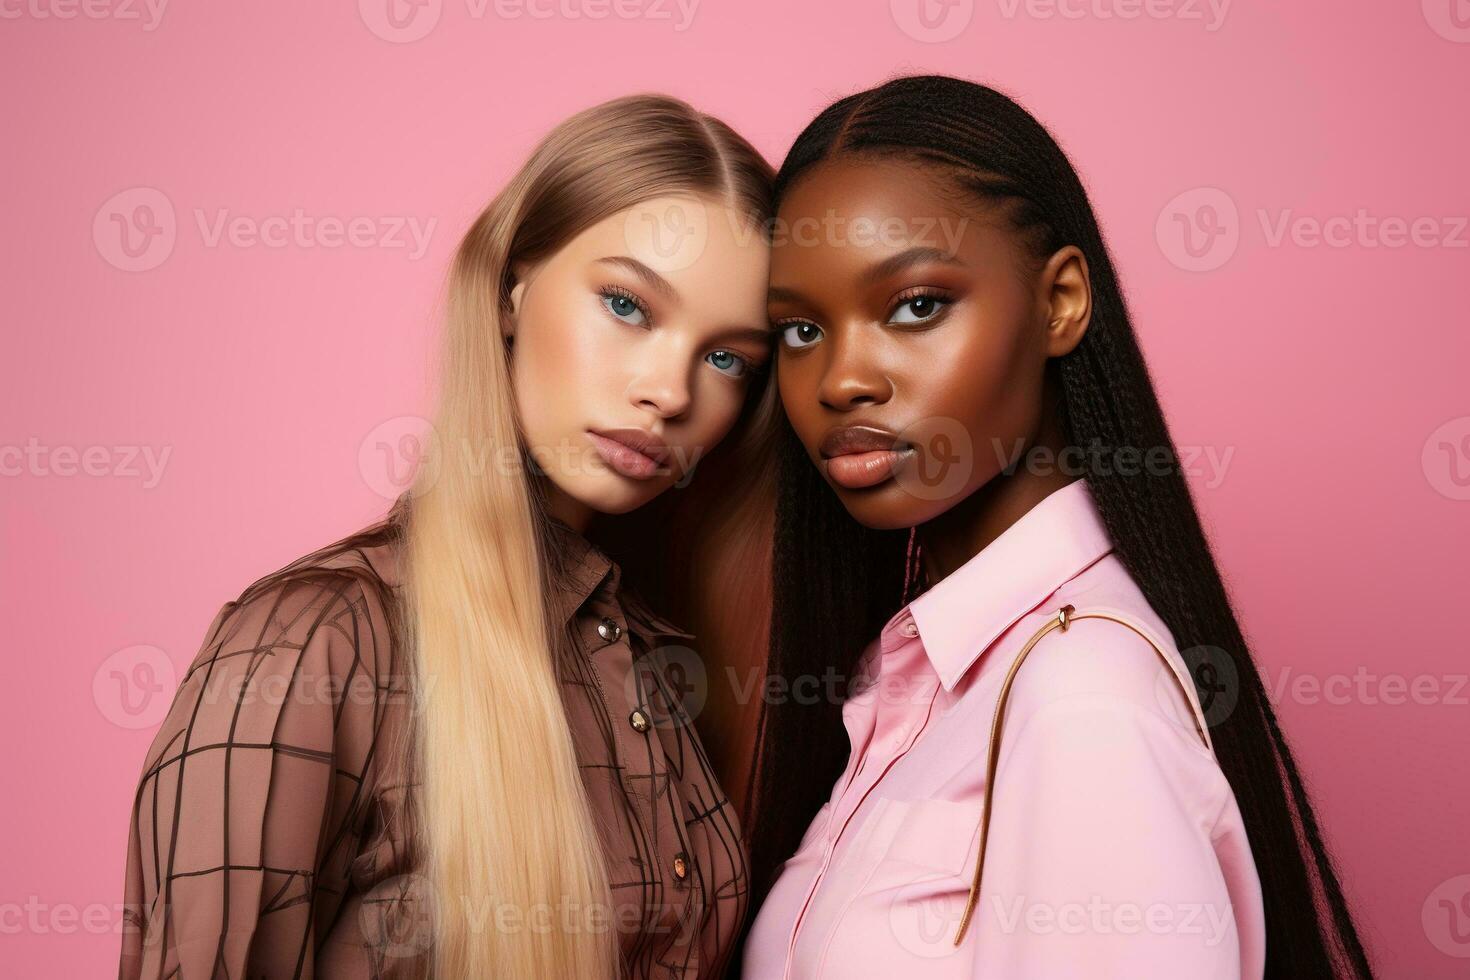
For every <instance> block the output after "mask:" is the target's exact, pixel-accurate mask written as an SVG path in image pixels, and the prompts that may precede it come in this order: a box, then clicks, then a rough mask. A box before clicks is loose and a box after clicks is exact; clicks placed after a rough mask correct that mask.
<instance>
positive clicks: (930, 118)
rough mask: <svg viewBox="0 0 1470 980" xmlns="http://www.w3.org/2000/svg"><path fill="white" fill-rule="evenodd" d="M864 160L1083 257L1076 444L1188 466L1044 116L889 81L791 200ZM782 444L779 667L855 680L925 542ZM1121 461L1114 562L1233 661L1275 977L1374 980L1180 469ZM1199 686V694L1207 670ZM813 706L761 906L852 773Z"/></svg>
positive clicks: (785, 711) (780, 740)
mask: <svg viewBox="0 0 1470 980" xmlns="http://www.w3.org/2000/svg"><path fill="white" fill-rule="evenodd" d="M859 154H861V155H870V156H882V157H890V158H899V159H905V160H910V161H914V162H915V163H918V164H920V165H934V166H935V168H936V172H939V173H941V174H943V175H944V176H947V177H949V178H951V179H952V180H953V181H955V183H956V189H957V190H960V191H963V192H967V193H968V194H970V195H973V196H974V197H975V198H976V199H977V200H978V201H979V202H983V203H988V204H1000V205H1004V209H1005V213H1006V214H1007V215H1008V216H1009V219H1010V221H1011V226H1012V228H1013V229H1014V230H1015V231H1016V232H1017V233H1018V235H1020V236H1021V237H1022V238H1023V239H1024V240H1025V241H1026V242H1027V243H1028V244H1029V245H1030V246H1031V248H1032V250H1033V253H1034V256H1035V257H1039V258H1040V259H1041V260H1042V261H1044V260H1045V257H1047V256H1049V255H1051V254H1052V253H1054V252H1055V251H1056V250H1057V249H1059V248H1061V247H1063V246H1065V245H1069V244H1070V245H1075V246H1077V247H1078V248H1080V249H1081V250H1082V252H1083V254H1085V255H1086V257H1087V262H1088V268H1089V273H1090V277H1091V287H1092V318H1091V322H1090V325H1089V327H1088V330H1087V332H1086V334H1085V335H1084V337H1083V340H1082V341H1081V343H1079V344H1078V346H1077V347H1076V348H1075V349H1074V350H1073V351H1072V352H1071V353H1070V354H1067V355H1066V356H1064V357H1061V358H1059V359H1057V360H1055V361H1053V362H1052V363H1051V365H1049V369H1054V371H1055V377H1056V378H1057V379H1058V381H1059V388H1060V393H1061V400H1062V404H1061V406H1060V416H1061V418H1062V424H1063V433H1064V435H1065V438H1066V441H1067V444H1068V445H1069V446H1077V447H1086V446H1095V445H1101V446H1105V447H1136V451H1138V452H1140V453H1143V452H1145V451H1148V450H1149V449H1150V447H1159V448H1161V449H1162V450H1165V451H1167V453H1168V456H1169V458H1170V459H1171V460H1174V459H1177V457H1176V455H1175V449H1174V444H1173V441H1172V440H1171V438H1170V436H1169V430H1168V427H1167V426H1166V425H1165V422H1164V416H1163V412H1162V410H1161V409H1160V407H1159V403H1158V399H1157V396H1156V395H1155V393H1154V387H1153V384H1152V382H1151V381H1150V379H1149V374H1148V369H1147V367H1146V365H1145V363H1144V359H1143V355H1142V353H1141V351H1140V350H1139V347H1138V343H1137V340H1136V339H1135V337H1134V333H1133V327H1132V325H1131V324H1130V322H1129V318H1128V311H1127V309H1126V307H1125V305H1124V300H1123V294H1122V290H1121V288H1120V287H1119V283H1118V278H1117V275H1116V273H1115V271H1114V269H1113V265H1112V262H1111V260H1110V258H1109V255H1108V251H1107V248H1106V247H1105V245H1104V243H1103V238H1102V234H1101V232H1100V231H1099V229H1098V225H1097V219H1096V217H1095V216H1094V214H1093V211H1092V206H1091V203H1090V202H1089V200H1088V198H1087V193H1086V191H1085V190H1084V188H1083V186H1082V183H1081V181H1080V180H1079V179H1078V177H1077V174H1076V172H1075V171H1074V170H1073V168H1072V165H1071V164H1070V163H1069V161H1068V160H1067V157H1066V156H1065V154H1064V153H1063V152H1062V150H1061V148H1060V147H1059V146H1058V145H1057V143H1056V142H1055V140H1053V139H1052V137H1051V135H1050V134H1049V133H1048V132H1047V131H1046V129H1045V128H1044V127H1043V126H1042V125H1041V124H1040V123H1039V122H1038V121H1037V120H1036V119H1035V118H1034V117H1033V116H1031V114H1030V113H1028V112H1027V111H1026V110H1025V109H1024V108H1022V107H1021V106H1020V105H1018V104H1017V103H1016V102H1015V101H1013V100H1012V99H1010V98H1009V97H1007V96H1006V95H1004V94H1002V93H1000V92H997V91H995V90H994V89H991V88H988V87H986V86H983V85H979V84H976V83H973V82H969V81H964V80H961V79H957V78H949V77H944V76H936V75H926V76H909V77H901V78H897V79H894V80H891V81H889V82H887V83H885V84H883V85H881V86H879V87H877V88H874V89H870V90H868V91H866V92H861V93H858V94H856V95H852V96H849V97H847V98H844V99H842V100H840V101H838V102H836V103H834V104H833V105H831V106H829V107H828V108H827V109H826V110H825V111H823V112H822V113H821V114H820V115H819V116H818V117H817V118H816V119H815V120H813V121H812V123H811V124H810V125H809V126H807V128H806V129H805V130H804V131H803V132H802V133H801V135H800V136H799V137H797V139H796V142H795V143H794V144H793V145H792V147H791V150H790V152H789V153H788V154H787V156H786V160H785V162H784V163H783V165H782V167H781V170H780V172H779V174H778V175H777V178H776V195H777V198H778V200H779V198H780V197H781V196H782V195H784V194H785V192H786V191H787V190H788V189H789V188H790V187H791V186H792V183H793V181H795V180H796V179H798V178H799V177H800V176H801V175H802V174H803V173H805V172H806V171H807V170H808V169H809V168H811V167H812V166H813V165H815V164H817V163H819V162H822V161H824V160H829V159H831V158H833V157H836V156H839V155H859ZM783 439H784V444H783V445H782V447H781V449H780V453H779V460H780V461H779V464H778V483H779V492H778V503H777V513H776V528H775V541H774V554H773V586H774V596H773V603H774V609H773V614H772V622H771V661H770V667H769V670H770V672H771V674H772V675H773V676H777V677H787V678H795V677H801V676H811V675H813V674H818V673H826V672H834V673H835V675H836V676H838V677H842V678H850V677H852V675H853V670H854V667H855V666H856V661H857V658H858V656H859V654H860V653H861V652H862V650H863V648H864V647H865V646H866V645H867V644H868V642H869V641H870V640H871V639H872V638H873V637H874V636H875V635H876V634H877V633H878V631H879V630H880V629H881V628H882V626H883V625H884V624H885V623H886V622H887V621H888V619H889V618H890V617H891V616H892V615H893V614H894V613H896V612H897V611H898V610H899V609H900V608H902V606H903V605H904V604H906V603H907V602H908V601H910V600H911V599H912V598H913V597H914V595H915V594H916V591H917V589H918V588H919V587H920V586H921V585H922V584H923V583H922V580H921V578H920V576H918V575H917V574H916V573H915V570H916V569H917V568H918V562H917V557H916V544H915V541H916V537H915V536H914V535H912V534H911V533H910V532H909V531H874V530H869V529H867V528H864V527H862V526H861V525H859V524H858V523H857V522H856V521H854V520H853V519H852V518H851V517H850V516H849V515H848V514H847V512H846V510H845V509H844V508H843V507H842V505H841V503H840V502H839V501H838V499H837V497H836V495H835V494H834V493H833V492H832V491H831V490H830V489H829V488H828V487H827V485H826V484H825V483H824V482H823V481H822V479H821V477H820V476H819V474H818V472H817V470H816V468H815V467H813V466H812V465H811V463H810V461H809V460H808V459H807V456H806V454H805V452H804V451H803V450H802V447H801V445H800V443H799V442H798V441H797V440H796V437H795V435H794V433H792V432H791V431H790V430H789V427H788V429H787V431H786V432H785V433H784V435H783ZM1156 454H1157V450H1156ZM1120 469H1123V468H1121V467H1111V468H1108V469H1107V472H1103V471H1102V468H1096V469H1094V470H1092V471H1089V472H1088V473H1087V475H1086V479H1087V483H1088V487H1089V489H1090V490H1091V493H1092V496H1093V498H1094V500H1095V501H1096V503H1097V506H1098V508H1099V510H1100V511H1101V513H1102V517H1103V520H1104V522H1105V524H1106V525H1107V529H1108V532H1109V534H1110V535H1111V537H1112V539H1113V542H1114V544H1115V546H1116V553H1117V555H1118V557H1119V558H1120V559H1121V560H1122V562H1123V564H1124V565H1125V567H1126V568H1127V569H1128V571H1129V572H1130V573H1131V574H1132V576H1133V578H1134V580H1135V581H1136V582H1137V583H1138V585H1139V587H1140V588H1141V589H1142V591H1143V594H1144V595H1145V597H1147V599H1148V601H1149V603H1150V605H1151V606H1152V607H1153V609H1154V610H1155V611H1156V612H1157V613H1158V615H1159V616H1160V617H1161V618H1162V619H1163V621H1164V622H1165V624H1167V626H1168V627H1169V630H1170V632H1171V633H1172V634H1173V636H1174V640H1175V642H1176V643H1177V645H1178V647H1179V648H1180V649H1181V650H1185V649H1189V648H1192V647H1210V648H1216V649H1221V650H1224V651H1228V654H1229V658H1230V660H1231V664H1230V666H1233V667H1234V671H1233V673H1234V675H1235V683H1236V684H1238V687H1239V690H1238V691H1235V692H1232V693H1233V694H1234V695H1235V698H1236V701H1235V705H1234V707H1233V709H1232V710H1231V711H1230V712H1229V713H1228V714H1227V715H1226V717H1224V718H1223V720H1220V721H1219V722H1218V724H1213V726H1212V732H1213V740H1214V746H1215V754H1216V756H1217V757H1218V759H1219V763H1220V767H1221V769H1222V770H1223V771H1224V773H1225V776H1226V777H1227V778H1228V779H1229V781H1230V785H1231V787H1232V788H1233V790H1234V792H1235V796H1236V800H1237V802H1238V804H1239V807H1240V812H1241V814H1242V816H1243V818H1244V821H1245V827H1246V831H1247V833H1248V835H1249V838H1250V844H1251V850H1252V853H1253V855H1254V857H1255V862H1256V868H1257V871H1258V872H1259V875H1260V880H1261V888H1262V891H1263V895H1264V903H1265V918H1266V928H1267V941H1266V976H1267V977H1290V978H1304V977H1311V978H1318V977H1363V978H1366V977H1371V976H1372V971H1371V968H1370V966H1369V962H1368V958H1367V955H1366V953H1365V952H1364V949H1363V946H1362V943H1361V942H1360V941H1359V938H1358V935H1357V932H1356V930H1355V929H1354V926H1353V920H1352V916H1351V914H1350V912H1349V909H1348V905H1347V902H1346V900H1345V899H1344V896H1343V893H1342V888H1341V886H1340V885H1339V882H1338V879H1337V875H1336V873H1335V872H1334V870H1333V866H1332V861H1331V859H1330V857H1329V855H1328V853H1327V850H1326V848H1325V846H1324V845H1323V842H1322V838H1321V834H1320V832H1319V830H1318V825H1317V818H1316V816H1315V814H1314V813H1313V810H1312V806H1311V803H1310V801H1309V799H1308V796H1307V791H1306V788H1305V786H1304V785H1303V782H1302V777H1301V774H1300V772H1299V771H1298V769H1297V765H1296V762H1295V761H1294V760H1293V758H1292V754H1291V750H1290V749H1289V748H1288V746H1287V742H1286V739H1285V737H1284V736H1283V735H1282V732H1281V728H1280V726H1279V725H1278V723H1277V720H1276V716H1275V713H1274V712H1273V711H1272V708H1271V705H1270V703H1269V702H1268V700H1267V696H1266V691H1265V688H1264V686H1263V684H1262V682H1261V678H1260V674H1259V673H1258V672H1257V670H1256V667H1255V665H1254V664H1253V663H1252V660H1251V657H1250V654H1249V651H1248V650H1247V647H1246V642H1245V638H1244V636H1243V635H1242V633H1241V629H1240V625H1239V624H1238V623H1237V621H1236V618H1235V614H1234V612H1233V611H1232V609H1231V605H1230V601H1229V598H1228V597H1227V595H1226V590H1225V586H1224V583H1223V582H1222V581H1221V578H1220V573H1219V570H1218V568H1217V567H1216V565H1215V561H1214V558H1213V556H1212V555H1211V552H1210V547H1209V544H1208V542H1207V541H1206V538H1205V534H1204V531H1203V529H1202V527H1201V525H1200V520H1199V516H1198V514H1197V513H1196V511H1195V507H1194V503H1193V500H1192V498H1191V496H1190V492H1189V488H1188V486H1187V485H1186V483H1185V480H1184V477H1183V474H1182V473H1181V472H1180V470H1179V468H1178V466H1177V464H1176V465H1171V466H1167V467H1162V468H1160V467H1142V468H1128V472H1126V473H1122V472H1119V470H1120ZM1195 680H1196V684H1197V686H1201V687H1202V683H1201V677H1200V676H1199V675H1196V678H1195ZM1201 698H1202V699H1203V698H1205V692H1204V691H1203V690H1201ZM811 700H812V699H805V701H802V700H798V699H772V700H771V701H770V702H768V703H767V704H766V705H765V706H764V707H763V712H762V717H761V729H760V738H759V743H758V746H757V750H756V766H755V769H754V771H753V775H752V786H751V791H752V799H753V800H754V806H753V820H752V827H751V838H752V879H751V885H752V890H753V893H754V895H753V898H754V901H753V902H752V906H751V907H752V908H757V907H759V903H760V900H761V899H762V898H763V897H764V895H765V893H766V892H767V891H768V890H769V888H770V886H771V884H772V880H773V878H774V875H775V873H776V871H777V870H778V869H779V866H780V864H781V862H782V861H784V860H785V859H786V858H787V857H789V856H790V855H791V854H792V853H793V852H794V851H795V850H796V847H797V845H798V843H799V842H800V838H801V835H802V833H803V832H804V831H805V829H806V827H807V826H808V825H809V824H810V822H811V820H812V818H813V817H814V816H815V814H816V812H817V810H818V809H819V808H820V807H821V805H822V804H823V803H825V802H826V800H827V798H828V795H829V794H830V792H831V787H832V785H833V783H834V782H835V781H836V779H837V777H838V776H839V775H840V774H841V771H842V768H843V766H844V764H845V763H846V759H847V753H848V746H847V738H846V732H845V729H844V728H843V725H842V718H841V713H842V705H841V703H840V701H841V699H840V697H838V698H819V699H816V703H811Z"/></svg>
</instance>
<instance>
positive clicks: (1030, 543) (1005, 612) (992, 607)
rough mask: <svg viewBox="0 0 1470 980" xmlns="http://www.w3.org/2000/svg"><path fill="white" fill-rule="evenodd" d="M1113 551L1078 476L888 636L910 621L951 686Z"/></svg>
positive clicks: (893, 623) (905, 612)
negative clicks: (1049, 598) (1020, 623)
mask: <svg viewBox="0 0 1470 980" xmlns="http://www.w3.org/2000/svg"><path fill="white" fill-rule="evenodd" d="M1112 549H1113V545H1112V540H1111V539H1110V538H1109V536H1108V532H1107V528H1106V527H1105V526H1104V525H1103V520H1102V515H1101V514H1100V513H1099V512H1098V509H1097V505H1096V504H1095V503H1094V502H1093V499H1092V494H1091V492H1090V491H1089V490H1088V488H1087V483H1086V481H1084V480H1075V481H1073V482H1072V483H1069V484H1067V485H1066V486H1064V487H1061V488H1060V489H1057V490H1054V491H1052V492H1051V493H1050V494H1048V495H1047V496H1046V497H1045V498H1043V499H1042V500H1041V502H1040V503H1038V504H1036V505H1035V506H1034V507H1032V508H1031V509H1030V510H1029V511H1027V512H1026V513H1025V514H1023V515H1022V516H1021V519H1020V520H1018V521H1016V523H1014V524H1012V525H1011V526H1010V527H1008V528H1006V530H1005V531H1004V532H1002V533H1001V535H1000V536H999V537H998V538H996V539H995V540H994V541H992V542H990V544H988V545H986V546H985V547H984V548H982V549H981V550H980V553H979V554H977V555H976V556H975V557H973V558H971V559H970V560H969V561H967V562H966V563H965V564H963V565H961V566H960V567H959V568H957V569H956V570H955V571H954V572H952V573H951V574H950V575H948V576H946V577H945V578H944V579H942V580H941V581H939V582H938V583H936V584H935V585H933V586H931V587H930V588H929V590H928V591H926V592H925V593H924V594H923V595H921V596H919V597H918V598H917V599H915V600H914V601H913V602H911V603H909V604H908V606H906V607H905V608H904V609H902V610H900V611H899V612H898V613H897V614H896V615H895V616H894V617H893V619H891V620H889V623H888V625H887V626H885V627H884V630H883V633H884V637H885V639H888V638H889V637H891V636H894V635H899V634H901V633H902V630H903V627H904V625H905V624H906V623H907V622H908V621H909V620H910V619H911V620H912V621H913V623H914V625H915V626H917V627H918V635H919V638H920V639H921V640H922V641H923V644H924V651H925V653H927V654H928V656H929V662H930V664H931V665H932V666H933V667H934V672H935V673H936V674H938V675H939V682H940V684H942V685H943V686H944V689H945V690H946V691H952V690H954V688H955V685H956V684H958V683H959V682H960V679H961V678H962V677H964V676H965V673H966V672H967V671H968V670H969V669H970V667H971V665H972V664H974V663H975V661H976V660H978V659H979V658H980V655H981V654H982V653H984V652H985V651H986V650H987V649H988V648H989V647H990V645H991V644H992V643H994V642H995V640H996V638H997V637H999V636H1000V635H1001V634H1002V633H1004V632H1005V631H1006V630H1007V629H1009V628H1010V627H1011V626H1013V625H1014V624H1015V623H1016V621H1017V620H1019V619H1020V618H1021V617H1022V616H1024V615H1026V614H1027V613H1028V612H1030V611H1031V610H1032V609H1035V608H1036V606H1038V605H1039V604H1040V603H1041V601H1042V600H1043V599H1045V598H1046V597H1047V596H1049V595H1051V594H1052V593H1053V592H1055V591H1056V590H1057V589H1058V588H1060V587H1061V586H1062V585H1063V584H1065V583H1066V582H1067V581H1068V580H1070V579H1072V578H1074V577H1075V576H1076V575H1077V574H1078V573H1079V572H1081V571H1082V570H1083V569H1085V568H1087V567H1088V566H1089V565H1091V564H1093V563H1094V562H1096V561H1097V560H1098V559H1099V558H1101V557H1103V556H1104V555H1106V554H1107V553H1108V552H1110V551H1112Z"/></svg>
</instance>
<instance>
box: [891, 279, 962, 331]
mask: <svg viewBox="0 0 1470 980" xmlns="http://www.w3.org/2000/svg"><path fill="white" fill-rule="evenodd" d="M916 299H932V300H934V302H935V303H936V304H940V308H939V309H937V310H935V311H934V315H933V316H930V317H928V318H927V319H924V320H921V321H919V322H918V323H907V324H903V326H909V327H914V326H928V325H929V324H931V323H934V322H935V321H936V320H938V319H939V318H940V317H941V316H943V315H944V311H945V310H947V309H949V306H950V304H951V303H953V302H954V297H953V296H952V295H951V294H949V293H947V292H946V291H944V290H942V289H937V288H935V287H933V286H913V287H911V288H909V289H906V290H904V291H903V292H901V293H899V294H898V296H897V297H896V298H895V299H894V301H893V306H892V307H891V308H890V309H889V311H888V319H889V320H892V319H893V314H895V313H897V312H898V311H899V309H900V308H902V307H904V306H907V305H908V304H909V303H912V302H913V301H914V300H916Z"/></svg>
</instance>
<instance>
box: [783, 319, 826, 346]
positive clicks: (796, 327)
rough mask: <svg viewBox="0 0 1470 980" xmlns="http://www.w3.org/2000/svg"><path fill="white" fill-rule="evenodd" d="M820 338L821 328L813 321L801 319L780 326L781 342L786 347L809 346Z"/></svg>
mask: <svg viewBox="0 0 1470 980" xmlns="http://www.w3.org/2000/svg"><path fill="white" fill-rule="evenodd" d="M821 339H822V328H821V327H819V326H817V325H816V324H815V323H811V322H810V321H807V320H801V321H799V322H797V323H790V324H787V325H786V326H784V327H782V328H781V343H783V344H785V345H786V346H787V347H810V346H811V345H812V344H815V343H816V342H817V341H819V340H821Z"/></svg>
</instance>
